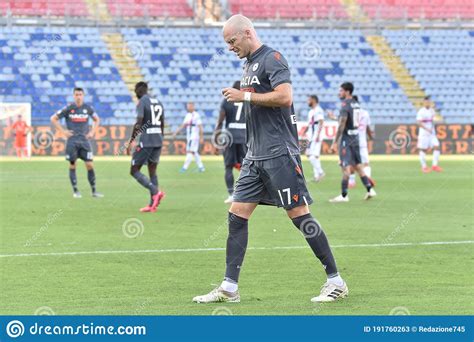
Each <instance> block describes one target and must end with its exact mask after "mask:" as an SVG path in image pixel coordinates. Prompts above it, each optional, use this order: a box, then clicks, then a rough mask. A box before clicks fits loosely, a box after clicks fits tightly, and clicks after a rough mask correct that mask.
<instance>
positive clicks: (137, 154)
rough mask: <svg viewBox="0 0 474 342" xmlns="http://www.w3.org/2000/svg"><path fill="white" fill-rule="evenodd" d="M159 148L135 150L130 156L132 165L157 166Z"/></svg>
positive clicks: (138, 148) (137, 148)
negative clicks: (153, 164) (151, 164)
mask: <svg viewBox="0 0 474 342" xmlns="http://www.w3.org/2000/svg"><path fill="white" fill-rule="evenodd" d="M160 155H161V147H139V146H137V147H136V148H135V151H134V152H133V155H132V165H146V164H148V163H155V164H158V163H159V162H160Z"/></svg>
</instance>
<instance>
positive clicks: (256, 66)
mask: <svg viewBox="0 0 474 342" xmlns="http://www.w3.org/2000/svg"><path fill="white" fill-rule="evenodd" d="M257 69H258V63H255V64H254V65H253V67H252V71H257Z"/></svg>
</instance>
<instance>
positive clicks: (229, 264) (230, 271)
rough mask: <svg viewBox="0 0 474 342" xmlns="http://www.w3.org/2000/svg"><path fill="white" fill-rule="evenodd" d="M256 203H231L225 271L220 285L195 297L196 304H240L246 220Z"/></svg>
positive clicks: (246, 232)
mask: <svg viewBox="0 0 474 342" xmlns="http://www.w3.org/2000/svg"><path fill="white" fill-rule="evenodd" d="M256 207H257V203H241V202H233V203H232V204H231V206H230V209H229V216H228V224H229V236H228V237H227V247H226V271H225V277H224V280H223V281H222V283H221V285H220V286H218V287H217V288H215V289H214V290H212V291H211V292H209V293H208V294H205V295H202V296H196V297H194V298H193V301H194V302H196V303H214V302H230V303H238V302H240V294H239V290H238V285H237V284H238V281H239V275H240V270H241V267H242V263H243V261H244V257H245V252H246V251H247V242H248V219H249V218H250V216H251V215H252V213H253V211H254V210H255V208H256Z"/></svg>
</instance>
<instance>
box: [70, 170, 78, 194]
mask: <svg viewBox="0 0 474 342" xmlns="http://www.w3.org/2000/svg"><path fill="white" fill-rule="evenodd" d="M69 180H70V181H71V185H72V189H73V190H74V192H77V177H76V169H74V170H72V169H69Z"/></svg>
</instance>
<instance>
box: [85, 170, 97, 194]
mask: <svg viewBox="0 0 474 342" xmlns="http://www.w3.org/2000/svg"><path fill="white" fill-rule="evenodd" d="M87 179H88V180H89V184H90V185H91V188H92V192H95V172H94V169H92V170H87Z"/></svg>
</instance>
